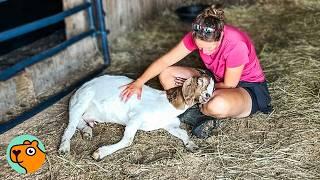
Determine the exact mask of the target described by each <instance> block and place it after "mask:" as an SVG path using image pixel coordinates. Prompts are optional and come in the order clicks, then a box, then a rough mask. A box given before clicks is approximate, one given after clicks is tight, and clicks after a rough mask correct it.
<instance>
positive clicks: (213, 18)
mask: <svg viewBox="0 0 320 180" xmlns="http://www.w3.org/2000/svg"><path fill="white" fill-rule="evenodd" d="M194 50H198V51H199V54H200V57H201V59H202V61H203V62H204V64H205V66H206V68H207V70H200V69H196V68H191V67H180V66H172V65H173V64H175V63H177V62H178V61H180V60H181V59H183V58H184V57H186V56H187V55H188V54H190V53H191V52H192V51H194ZM201 73H210V74H212V75H213V77H214V79H215V81H216V85H215V89H216V90H215V91H214V93H213V97H212V98H211V100H210V101H209V102H208V103H206V104H204V105H202V106H201V107H200V111H201V112H202V113H203V114H204V115H206V116H204V115H201V114H198V117H196V116H195V113H194V112H195V111H197V107H193V108H191V109H193V110H190V111H187V112H186V113H185V114H188V113H189V114H190V112H192V113H191V120H190V115H187V116H188V118H189V120H186V121H189V122H190V121H191V122H192V123H193V125H194V127H193V130H192V133H193V134H194V135H196V136H197V137H200V138H207V137H209V136H210V135H211V133H212V130H213V128H214V127H215V124H216V121H215V119H214V118H226V117H234V118H241V117H247V116H249V115H251V114H254V113H256V112H257V111H261V112H264V113H268V112H270V111H271V107H270V106H269V104H270V101H271V98H270V95H269V92H268V88H267V83H266V79H265V76H264V73H263V71H262V68H261V66H260V63H259V59H258V57H257V55H256V52H255V47H254V45H253V43H252V42H251V40H250V38H249V37H248V35H247V34H246V33H244V32H242V31H240V30H239V29H237V28H236V27H233V26H230V25H226V24H225V23H224V12H223V10H222V9H221V8H220V7H216V6H211V7H209V8H207V9H205V10H204V11H203V12H202V13H201V14H199V15H198V16H197V18H196V19H195V21H194V22H193V24H192V31H191V32H189V33H187V34H186V35H185V36H184V37H183V39H182V40H181V41H180V42H179V43H178V44H177V45H176V46H175V47H174V48H173V49H171V50H170V51H169V52H168V53H166V54H165V55H163V56H162V57H160V58H159V59H157V60H156V61H154V62H153V63H152V64H151V65H150V66H149V67H148V68H147V69H146V70H145V72H144V73H143V74H142V75H141V76H140V77H139V78H138V79H137V80H135V81H134V82H132V83H130V84H127V85H125V86H124V90H123V91H122V93H121V98H122V99H123V100H124V101H127V100H128V99H129V98H130V97H131V96H132V95H133V94H137V97H138V99H140V98H141V93H142V92H141V90H142V86H143V84H144V83H146V82H147V81H148V80H150V79H151V78H153V77H155V76H157V75H159V79H160V82H161V84H162V86H163V88H164V89H165V90H167V89H170V88H173V87H176V86H181V84H182V83H183V81H184V80H185V79H187V78H189V77H192V76H200V75H201ZM192 114H193V115H192ZM208 117H210V118H208ZM212 117H214V118H212ZM180 118H181V119H182V120H183V116H182V117H180Z"/></svg>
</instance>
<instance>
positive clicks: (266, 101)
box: [197, 69, 272, 114]
mask: <svg viewBox="0 0 320 180" xmlns="http://www.w3.org/2000/svg"><path fill="white" fill-rule="evenodd" d="M197 70H198V71H199V72H200V74H207V75H209V76H211V77H213V78H214V75H213V74H212V73H211V72H210V71H209V70H206V69H197ZM237 87H242V88H243V89H245V90H246V91H247V92H248V93H249V95H250V97H251V100H252V108H251V113H250V114H254V113H256V112H258V111H260V112H262V113H265V114H267V113H270V112H271V111H272V106H271V97H270V93H269V90H268V85H267V82H266V81H264V82H244V81H240V82H239V84H238V86H237Z"/></svg>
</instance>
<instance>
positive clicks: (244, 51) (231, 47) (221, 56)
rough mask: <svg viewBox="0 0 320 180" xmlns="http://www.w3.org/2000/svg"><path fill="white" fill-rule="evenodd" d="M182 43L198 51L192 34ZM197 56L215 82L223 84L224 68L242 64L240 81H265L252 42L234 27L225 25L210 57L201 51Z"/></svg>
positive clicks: (185, 37) (187, 35) (191, 49)
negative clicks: (211, 74)
mask: <svg viewBox="0 0 320 180" xmlns="http://www.w3.org/2000/svg"><path fill="white" fill-rule="evenodd" d="M182 41H183V43H184V45H185V46H186V48H187V49H189V50H190V51H194V50H196V49H198V47H197V45H196V44H195V42H194V40H193V37H192V32H189V33H188V34H186V35H185V36H184V38H183V39H182ZM199 54H200V56H201V59H202V61H203V62H204V64H205V66H206V67H207V68H208V69H209V70H210V71H211V72H212V73H213V74H214V76H215V79H216V81H217V82H223V79H224V72H225V69H226V67H228V68H234V67H239V66H241V65H243V64H244V69H243V72H242V74H241V78H240V81H246V82H263V81H265V76H264V73H263V71H262V68H261V66H260V63H259V59H258V57H257V55H256V51H255V48H254V46H253V43H252V41H251V40H250V38H249V36H248V35H247V34H246V33H244V32H242V31H240V30H239V29H237V28H236V27H233V26H230V25H225V26H224V36H223V39H222V42H221V43H220V45H219V47H218V48H216V50H215V51H214V52H213V53H212V54H211V55H206V54H204V53H203V52H202V51H201V50H199Z"/></svg>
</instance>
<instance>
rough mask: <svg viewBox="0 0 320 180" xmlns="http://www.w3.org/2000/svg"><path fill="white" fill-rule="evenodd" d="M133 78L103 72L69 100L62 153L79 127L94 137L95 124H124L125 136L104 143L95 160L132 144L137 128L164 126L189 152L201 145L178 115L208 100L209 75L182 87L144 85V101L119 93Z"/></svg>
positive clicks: (158, 127)
mask: <svg viewBox="0 0 320 180" xmlns="http://www.w3.org/2000/svg"><path fill="white" fill-rule="evenodd" d="M131 81H132V79H130V78H128V77H125V76H111V75H104V76H101V77H98V78H95V79H93V80H91V81H89V82H87V83H85V84H84V85H83V86H82V87H81V88H80V89H78V90H77V91H76V93H75V94H74V95H73V96H72V98H71V100H70V107H69V109H70V111H69V124H68V126H67V128H66V130H65V132H64V135H63V136H62V140H61V144H60V147H59V152H60V153H68V152H70V140H71V138H72V136H73V134H74V133H75V131H76V129H79V130H81V131H82V132H83V135H84V136H85V137H86V138H89V139H91V137H92V127H93V125H94V124H95V123H103V122H110V123H118V124H122V125H125V126H126V127H125V131H124V136H123V138H122V139H121V140H120V141H119V142H118V143H116V144H113V145H109V146H102V147H100V148H99V149H97V150H96V151H95V152H94V153H93V155H92V156H93V158H94V159H96V160H99V159H102V158H103V157H105V156H107V155H110V154H112V153H113V152H115V151H117V150H119V149H122V148H124V147H127V146H130V145H131V144H132V142H133V139H134V136H135V134H136V132H137V130H143V131H152V130H156V129H160V128H163V129H165V130H167V131H168V132H169V133H170V134H172V135H174V136H176V137H177V138H179V139H181V140H182V141H183V143H184V145H185V146H186V148H187V149H188V150H190V151H195V150H196V149H197V148H198V146H197V145H196V144H194V143H193V142H192V141H191V140H190V138H189V136H188V134H187V132H186V131H185V130H183V129H181V128H180V127H179V126H180V121H179V118H177V116H178V115H180V114H182V113H183V112H184V111H185V110H187V108H189V107H191V106H192V105H194V104H196V103H198V102H200V103H205V102H207V101H208V100H209V98H210V97H211V95H212V92H213V88H214V81H213V80H212V79H211V78H209V77H208V76H205V75H203V76H201V77H193V78H190V79H187V80H186V81H185V82H184V83H183V86H181V87H176V88H172V89H170V90H168V91H160V90H156V89H153V88H151V87H148V86H146V85H144V86H143V90H142V97H141V100H138V99H137V97H135V96H134V97H131V98H130V99H129V100H128V101H127V102H126V103H125V102H123V101H121V99H120V97H119V95H120V93H121V89H120V88H119V87H120V86H122V85H125V84H128V83H130V82H131Z"/></svg>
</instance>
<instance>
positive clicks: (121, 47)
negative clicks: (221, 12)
mask: <svg viewBox="0 0 320 180" xmlns="http://www.w3.org/2000/svg"><path fill="white" fill-rule="evenodd" d="M225 11H226V15H227V21H228V22H229V23H231V24H234V25H237V26H239V27H241V28H242V29H245V30H246V31H247V32H248V33H249V34H250V36H251V37H252V38H253V40H254V42H255V44H256V47H257V53H258V54H259V56H260V59H261V63H262V65H263V68H264V70H265V72H266V76H267V79H268V81H269V83H270V84H269V85H270V92H271V96H272V98H273V102H272V104H273V107H274V111H273V112H272V113H271V114H270V115H264V114H256V115H253V116H251V117H248V118H242V119H225V120H224V128H223V129H222V130H221V131H220V132H219V133H218V134H217V136H214V137H211V138H209V139H207V140H200V139H194V140H195V142H196V143H197V144H198V145H199V146H200V147H201V151H200V152H198V153H194V154H193V153H189V152H186V150H185V149H184V148H183V145H182V142H180V141H179V140H177V139H175V138H174V137H172V136H171V135H169V134H168V133H167V132H164V131H162V130H159V131H154V132H140V131H139V132H138V134H137V136H136V138H135V141H134V144H133V145H132V146H131V147H129V148H127V149H124V150H121V151H119V152H117V153H115V154H113V155H111V156H109V157H106V158H105V159H104V160H103V161H101V162H95V161H93V160H92V159H91V158H90V154H91V153H92V152H93V151H94V150H95V149H96V148H97V147H98V146H99V145H101V144H112V143H115V142H117V141H119V140H120V138H121V136H122V131H123V127H121V126H118V125H110V124H108V125H103V124H101V125H99V126H98V127H96V128H95V129H94V139H95V140H94V141H93V142H85V141H82V140H81V135H80V133H77V134H76V135H75V137H74V138H73V140H72V144H71V148H72V153H71V155H70V156H59V155H58V154H57V146H58V143H59V140H60V136H61V134H62V131H63V130H64V128H65V127H66V123H67V102H68V98H69V97H66V98H64V99H63V100H62V101H60V102H59V103H57V104H55V105H53V106H52V107H50V108H49V109H47V110H46V111H44V112H42V113H40V114H39V115H37V116H36V117H34V118H32V120H30V121H28V122H27V123H24V124H22V125H19V126H18V127H16V128H14V129H12V130H11V131H9V132H8V133H6V134H4V135H1V136H0V138H1V139H2V141H1V144H0V147H1V148H0V155H1V158H0V163H1V164H4V165H3V166H2V165H1V169H2V172H1V174H0V178H1V179H3V178H6V179H17V178H27V179H34V178H38V179H70V178H75V179H129V178H135V179H319V178H320V142H319V139H320V131H319V130H320V109H319V105H320V64H319V61H320V60H319V57H320V2H319V1H316V0H301V1H293V0H292V1H270V0H261V1H259V3H257V4H256V5H252V6H240V7H239V6H238V7H228V8H226V10H225ZM168 19H173V20H172V21H169V20H168ZM185 28H187V25H186V24H183V23H181V22H179V21H178V19H177V17H176V16H175V15H174V14H173V13H172V12H168V11H166V12H164V13H163V16H161V17H159V18H158V19H156V20H154V21H151V22H149V23H148V25H146V24H141V27H139V28H138V29H137V30H136V31H134V32H132V33H129V34H128V35H127V36H125V37H119V38H118V39H117V41H116V42H114V43H113V44H111V45H112V51H111V52H112V60H113V62H112V66H111V67H110V68H108V69H107V70H106V72H107V73H113V74H126V75H128V76H130V77H137V76H138V75H139V74H141V73H142V72H143V70H144V69H145V68H146V67H147V66H148V65H149V64H150V63H151V62H152V61H153V60H154V59H155V58H157V57H159V56H160V55H161V54H163V53H164V52H166V51H167V50H168V49H170V48H171V47H173V46H174V44H175V43H177V42H178V40H179V39H180V38H181V36H182V35H183V34H184V32H185V30H186V29H185ZM183 29H184V30H183ZM192 60H193V62H192V63H191V61H192ZM198 62H199V60H198V57H197V55H195V54H193V55H191V56H189V57H188V58H187V59H186V60H184V61H183V62H181V64H183V65H192V66H200V65H199V63H198ZM149 85H151V86H153V87H159V84H158V82H157V81H156V79H154V80H152V81H150V83H149ZM62 124H63V125H62ZM20 133H30V134H34V135H36V136H37V137H38V138H40V139H42V140H43V142H44V144H45V145H46V148H47V152H48V158H47V159H48V161H47V163H46V165H45V166H44V167H43V169H42V170H41V171H39V172H37V174H35V175H24V176H20V175H17V174H16V173H15V172H13V171H12V170H10V169H9V167H8V165H7V163H6V162H5V160H4V156H3V154H4V152H5V147H6V144H7V142H8V141H9V140H10V138H11V137H13V136H14V135H16V134H20ZM2 142H4V143H2Z"/></svg>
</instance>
